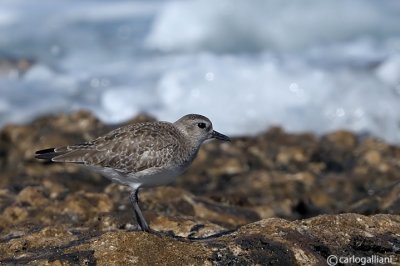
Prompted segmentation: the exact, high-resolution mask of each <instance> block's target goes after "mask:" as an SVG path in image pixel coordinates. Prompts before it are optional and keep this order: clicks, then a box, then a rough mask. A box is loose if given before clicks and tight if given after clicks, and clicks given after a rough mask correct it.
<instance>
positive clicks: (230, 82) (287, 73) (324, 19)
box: [0, 0, 400, 144]
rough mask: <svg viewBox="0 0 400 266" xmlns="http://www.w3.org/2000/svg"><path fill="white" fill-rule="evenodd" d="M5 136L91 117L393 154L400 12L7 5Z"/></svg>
mask: <svg viewBox="0 0 400 266" xmlns="http://www.w3.org/2000/svg"><path fill="white" fill-rule="evenodd" d="M0 95H1V96H0V126H3V125H4V124H6V123H10V122H13V123H24V122H29V121H30V120H31V119H33V118H35V117H37V116H39V115H43V114H49V113H60V112H70V111H74V110H80V109H87V110H90V111H92V112H94V113H95V114H96V115H97V116H99V117H100V118H101V119H102V120H103V121H105V122H107V123H118V122H122V121H124V120H127V119H129V118H131V117H133V116H134V115H136V114H138V113H140V112H146V113H149V114H152V115H154V116H156V117H157V118H158V119H161V120H168V121H174V120H176V119H177V118H179V117H180V116H182V115H184V114H187V113H200V114H204V115H206V116H208V117H210V118H211V119H212V121H213V123H214V126H215V128H216V129H218V131H220V132H223V133H226V134H229V135H244V134H246V135H247V134H255V133H257V132H260V131H263V130H265V129H267V127H269V126H272V125H277V126H282V127H283V128H284V129H285V130H288V131H290V132H303V131H311V132H314V133H317V134H320V133H325V132H329V131H332V130H335V129H348V130H351V131H355V132H358V133H360V134H372V135H375V136H378V137H381V138H383V139H385V140H386V141H389V142H392V143H397V144H399V143H400V1H397V0H380V1H373V0H353V1H347V0H330V1H320V0H304V1H282V0H253V1H248V0H219V1H214V0H186V1H184V0H181V1H167V0H165V1H157V0H151V1H150V0H142V1H122V0H113V1H104V0H103V1H102V0H98V1H94V0H86V1H81V0H57V1H54V0H40V1H31V0H1V2H0Z"/></svg>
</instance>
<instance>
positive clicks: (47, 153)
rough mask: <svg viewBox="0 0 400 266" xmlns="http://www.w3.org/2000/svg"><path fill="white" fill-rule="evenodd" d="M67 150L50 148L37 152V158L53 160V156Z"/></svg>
mask: <svg viewBox="0 0 400 266" xmlns="http://www.w3.org/2000/svg"><path fill="white" fill-rule="evenodd" d="M66 152H67V151H65V150H64V151H58V149H56V148H49V149H44V150H40V151H36V152H35V158H36V159H43V160H50V161H52V159H53V158H55V157H57V156H59V155H63V154H65V153H66Z"/></svg>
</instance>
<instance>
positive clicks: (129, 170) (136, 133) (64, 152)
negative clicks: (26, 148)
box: [35, 114, 230, 232]
mask: <svg viewBox="0 0 400 266" xmlns="http://www.w3.org/2000/svg"><path fill="white" fill-rule="evenodd" d="M212 138H215V139H219V140H224V141H230V139H229V137H227V136H225V135H223V134H221V133H219V132H217V131H215V130H213V126H212V123H211V121H210V120H209V119H208V118H207V117H205V116H202V115H197V114H189V115H185V116H183V117H182V118H180V119H179V120H177V121H176V122H174V123H169V122H146V123H136V124H131V125H127V126H124V127H120V128H117V129H115V130H113V131H111V132H109V133H108V134H106V135H104V136H101V137H98V138H96V139H94V140H92V141H88V142H85V143H82V144H75V145H69V146H64V147H58V148H50V149H44V150H39V151H37V152H36V154H35V157H36V158H38V159H46V160H51V161H53V162H64V163H77V164H82V165H84V166H86V167H89V168H91V169H93V170H95V171H97V172H99V173H101V174H102V175H104V176H105V177H107V178H109V179H110V180H112V181H113V182H116V183H119V184H122V185H126V186H128V187H129V188H130V190H131V193H130V196H129V198H130V201H131V203H132V205H133V209H134V213H135V216H136V220H137V222H138V224H139V226H140V228H141V229H142V230H143V231H146V232H150V227H149V225H148V224H147V222H146V219H145V218H144V216H143V214H142V211H141V210H140V207H139V197H138V192H139V189H140V188H145V187H155V186H159V185H166V184H168V183H171V182H173V181H174V180H175V179H176V177H177V176H178V175H180V174H182V173H183V172H184V171H185V170H186V169H187V168H188V167H189V165H190V164H191V163H192V161H193V160H194V158H195V157H196V155H197V152H198V150H199V148H200V145H201V144H202V143H203V142H204V141H205V140H207V139H212Z"/></svg>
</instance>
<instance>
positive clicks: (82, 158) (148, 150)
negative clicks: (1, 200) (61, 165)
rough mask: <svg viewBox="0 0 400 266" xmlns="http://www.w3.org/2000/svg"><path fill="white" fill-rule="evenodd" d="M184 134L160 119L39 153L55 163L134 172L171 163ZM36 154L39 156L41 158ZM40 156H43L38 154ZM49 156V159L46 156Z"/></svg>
mask: <svg viewBox="0 0 400 266" xmlns="http://www.w3.org/2000/svg"><path fill="white" fill-rule="evenodd" d="M179 134H181V133H180V132H179V131H178V130H176V129H175V128H174V127H173V126H172V125H171V124H169V123H163V122H158V124H157V127H154V124H151V123H141V124H133V125H129V126H126V127H122V128H118V129H116V130H114V131H111V132H110V133H108V134H106V135H104V136H102V137H99V138H97V139H95V140H94V141H91V142H87V143H83V144H78V145H71V146H66V147H61V148H56V149H54V150H53V151H51V150H50V149H47V150H43V151H50V153H51V155H49V152H47V153H43V154H40V151H39V152H38V154H39V156H41V158H44V157H45V156H46V155H48V157H49V156H50V157H51V158H50V159H51V160H52V161H54V162H72V163H81V164H85V165H88V166H100V167H110V168H113V169H116V170H118V171H120V172H127V173H132V172H133V173H135V172H139V171H142V170H145V169H149V168H152V167H160V166H162V165H166V164H168V163H169V162H170V161H171V160H172V159H173V156H174V153H175V152H176V151H177V149H178V146H179V145H178V143H179V141H178V139H179V138H180V137H181V136H179ZM39 156H38V155H37V157H39ZM39 158H40V157H39ZM47 159H49V158H47Z"/></svg>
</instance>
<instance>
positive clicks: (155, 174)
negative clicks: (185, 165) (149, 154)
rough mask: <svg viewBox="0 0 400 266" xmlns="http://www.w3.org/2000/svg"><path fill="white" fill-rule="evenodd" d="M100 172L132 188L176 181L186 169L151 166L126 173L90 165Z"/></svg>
mask: <svg viewBox="0 0 400 266" xmlns="http://www.w3.org/2000/svg"><path fill="white" fill-rule="evenodd" d="M90 168H91V169H93V170H95V171H96V172H99V173H100V174H102V175H104V176H105V177H107V178H108V179H110V180H112V181H113V182H116V183H119V184H122V185H127V186H130V187H132V188H135V189H136V188H138V187H156V186H161V185H167V184H170V183H172V182H174V181H175V179H176V177H177V176H178V175H180V174H182V173H183V172H184V170H185V169H179V168H167V169H165V168H164V169H160V168H150V169H146V170H143V171H140V172H137V173H130V174H124V173H122V172H120V171H117V170H114V169H112V168H107V167H105V168H103V167H90Z"/></svg>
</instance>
